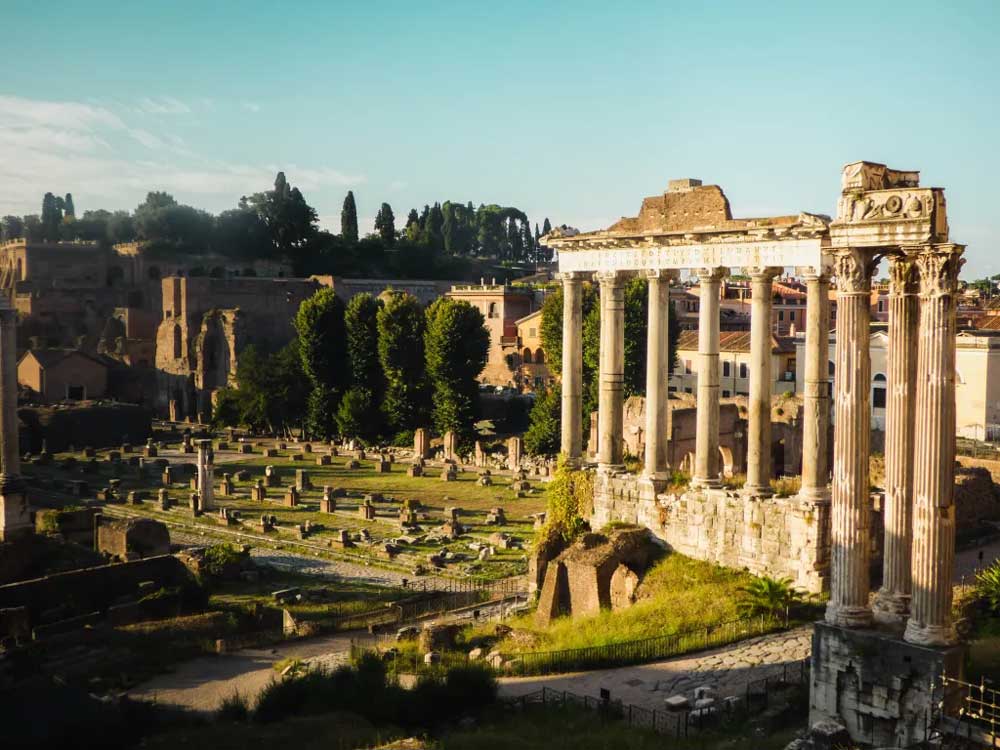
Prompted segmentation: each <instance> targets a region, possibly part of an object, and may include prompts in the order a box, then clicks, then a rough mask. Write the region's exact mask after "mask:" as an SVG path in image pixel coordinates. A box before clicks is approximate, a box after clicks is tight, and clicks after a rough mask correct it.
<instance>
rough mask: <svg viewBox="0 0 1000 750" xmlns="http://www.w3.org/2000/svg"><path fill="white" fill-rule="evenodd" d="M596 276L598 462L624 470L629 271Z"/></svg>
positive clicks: (601, 466)
mask: <svg viewBox="0 0 1000 750" xmlns="http://www.w3.org/2000/svg"><path fill="white" fill-rule="evenodd" d="M594 276H595V278H596V279H597V280H598V281H599V282H600V285H601V352H600V374H599V377H598V385H599V392H598V403H597V430H598V448H597V451H598V453H597V462H598V465H599V467H600V468H601V469H604V470H609V469H621V468H622V467H623V466H624V456H623V452H622V441H623V437H624V435H623V432H624V416H625V415H624V413H623V411H622V409H623V402H622V394H623V391H622V389H623V386H624V379H625V274H624V273H622V272H621V271H601V272H599V273H597V274H595V275H594Z"/></svg>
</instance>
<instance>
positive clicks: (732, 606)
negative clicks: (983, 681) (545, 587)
mask: <svg viewBox="0 0 1000 750" xmlns="http://www.w3.org/2000/svg"><path fill="white" fill-rule="evenodd" d="M751 578H752V576H751V575H750V574H749V573H745V572H742V571H736V570H731V569H729V568H723V567H721V566H719V565H715V564H713V563H708V562H702V561H700V560H693V559H691V558H689V557H685V556H684V555H680V554H677V553H670V554H667V555H665V556H664V557H662V558H661V559H660V560H658V561H657V562H655V563H654V564H653V566H652V567H651V568H650V569H649V571H647V573H646V575H645V577H644V578H643V579H642V582H641V583H640V585H639V590H638V593H637V597H638V599H637V601H636V603H635V604H634V605H633V606H632V607H630V608H629V609H626V610H624V611H621V612H612V611H610V610H608V611H602V612H601V613H600V614H598V615H595V616H593V617H585V618H575V619H574V618H570V617H561V618H559V619H558V620H555V621H554V622H552V623H551V624H550V625H549V626H548V627H546V628H540V627H538V625H537V624H536V623H535V618H534V613H531V614H527V615H524V616H522V617H520V618H517V619H515V620H511V621H510V622H509V623H508V624H509V625H510V626H511V627H513V628H514V629H515V632H514V634H512V636H511V637H510V638H508V639H507V640H506V641H505V642H503V643H502V644H501V646H500V650H501V651H507V652H511V651H551V650H561V649H571V648H583V647H586V646H602V645H605V644H608V643H618V642H621V641H631V640H638V639H641V638H651V637H654V636H660V635H668V634H670V633H676V632H679V631H683V630H688V629H691V628H699V627H704V626H706V625H714V624H717V623H721V622H726V621H728V620H734V619H737V618H738V617H739V615H738V614H737V611H736V601H737V598H738V591H737V589H738V588H739V587H740V586H743V585H745V584H746V583H748V582H749V581H750V580H751Z"/></svg>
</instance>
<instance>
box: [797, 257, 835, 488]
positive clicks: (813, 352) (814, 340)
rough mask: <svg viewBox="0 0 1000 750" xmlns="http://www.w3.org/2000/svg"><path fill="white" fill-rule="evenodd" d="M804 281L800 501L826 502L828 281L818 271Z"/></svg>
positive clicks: (828, 346)
mask: <svg viewBox="0 0 1000 750" xmlns="http://www.w3.org/2000/svg"><path fill="white" fill-rule="evenodd" d="M805 279H806V347H805V355H806V361H805V384H804V389H803V390H804V398H803V403H802V487H801V490H800V491H799V497H801V498H802V499H804V500H809V501H811V502H828V501H829V500H830V486H829V476H830V467H829V458H828V456H829V454H828V452H827V451H828V448H827V446H828V440H829V429H830V392H829V385H828V383H829V380H828V376H827V367H828V365H827V362H828V361H829V357H830V279H829V278H827V277H826V276H824V275H823V274H822V272H821V270H819V271H813V272H811V273H807V274H806V275H805Z"/></svg>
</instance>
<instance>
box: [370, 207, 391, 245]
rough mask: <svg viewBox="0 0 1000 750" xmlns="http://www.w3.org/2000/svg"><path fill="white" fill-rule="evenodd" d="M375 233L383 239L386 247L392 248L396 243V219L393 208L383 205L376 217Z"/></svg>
mask: <svg viewBox="0 0 1000 750" xmlns="http://www.w3.org/2000/svg"><path fill="white" fill-rule="evenodd" d="M375 231H376V232H377V233H378V236H379V237H381V238H382V242H383V243H384V244H385V246H386V247H392V246H393V245H394V244H395V242H396V217H395V216H393V214H392V206H390V205H389V204H388V203H383V204H382V207H381V208H380V209H379V210H378V214H376V215H375Z"/></svg>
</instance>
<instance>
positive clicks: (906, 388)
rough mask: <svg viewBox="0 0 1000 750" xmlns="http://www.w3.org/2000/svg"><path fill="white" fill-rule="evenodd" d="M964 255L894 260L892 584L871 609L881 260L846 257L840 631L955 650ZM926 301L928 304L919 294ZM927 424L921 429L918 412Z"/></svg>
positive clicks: (856, 253) (889, 475)
mask: <svg viewBox="0 0 1000 750" xmlns="http://www.w3.org/2000/svg"><path fill="white" fill-rule="evenodd" d="M962 249H963V248H962V246H961V245H954V244H941V245H931V246H927V247H923V248H919V249H913V250H907V251H899V252H898V253H897V254H895V255H893V256H891V257H890V260H889V266H890V308H889V314H890V318H889V383H888V397H889V398H888V401H887V404H886V409H887V413H886V453H885V460H886V498H885V545H884V550H883V586H882V588H881V589H880V591H879V592H878V594H877V595H876V597H875V600H874V604H873V605H870V604H869V594H870V584H869V563H870V558H871V555H870V553H871V549H870V546H871V530H870V516H871V507H870V499H869V484H868V482H869V470H868V459H869V436H870V434H871V423H870V416H869V415H870V408H871V404H870V387H871V359H870V347H869V324H870V316H871V309H870V299H871V297H870V293H871V276H872V273H873V272H874V269H875V266H876V264H877V259H876V256H874V255H873V254H872V253H871V251H864V250H859V249H856V248H842V249H838V250H837V251H835V266H836V274H837V281H838V291H837V354H836V368H837V369H836V379H835V384H836V393H835V410H836V411H835V420H836V430H835V436H834V477H833V486H832V507H831V572H830V581H831V588H830V602H829V604H828V605H827V611H826V619H827V621H828V622H830V623H832V624H835V625H839V626H842V627H866V626H868V625H870V624H871V623H872V621H873V619H877V620H879V621H882V622H887V623H894V624H899V625H902V624H903V623H904V622H905V630H904V633H903V638H904V639H905V640H907V641H909V642H911V643H917V644H921V645H931V646H939V645H947V644H949V643H952V642H953V641H954V628H953V624H952V619H951V604H952V578H953V574H954V565H955V505H954V493H955V467H954V463H955V333H956V321H955V312H956V303H957V292H958V272H959V270H960V268H961V265H962V263H963V261H962V259H961V254H962ZM918 295H919V297H918ZM917 414H919V415H920V418H921V427H920V430H919V431H918V430H916V429H915V422H916V415H917Z"/></svg>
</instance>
